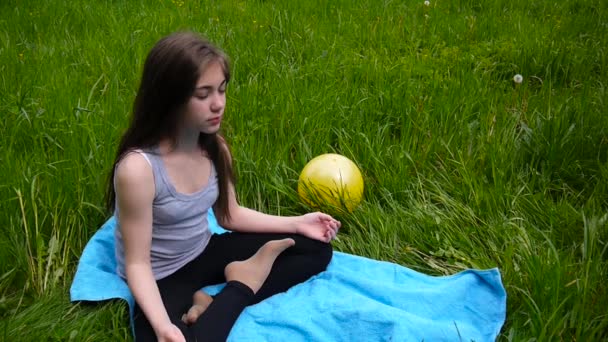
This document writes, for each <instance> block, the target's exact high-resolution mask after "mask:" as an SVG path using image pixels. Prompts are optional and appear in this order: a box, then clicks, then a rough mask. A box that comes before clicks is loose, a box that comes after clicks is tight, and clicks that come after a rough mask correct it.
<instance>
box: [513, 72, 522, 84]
mask: <svg viewBox="0 0 608 342" xmlns="http://www.w3.org/2000/svg"><path fill="white" fill-rule="evenodd" d="M523 80H524V77H523V76H522V75H520V74H517V75H515V76H513V82H515V83H517V84H519V83H521V82H522V81H523Z"/></svg>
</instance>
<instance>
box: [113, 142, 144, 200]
mask: <svg viewBox="0 0 608 342" xmlns="http://www.w3.org/2000/svg"><path fill="white" fill-rule="evenodd" d="M115 184H116V192H117V194H118V196H119V197H123V196H124V195H127V196H129V195H135V197H138V198H140V199H141V196H143V197H149V196H150V194H151V195H152V196H153V195H154V174H153V172H152V167H151V166H150V163H149V162H148V161H147V160H146V158H145V157H144V156H143V155H142V154H140V153H129V154H127V155H126V156H124V158H122V160H121V161H120V162H119V163H118V165H116V173H115ZM129 197H131V196H129Z"/></svg>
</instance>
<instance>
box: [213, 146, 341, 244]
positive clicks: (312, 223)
mask: <svg viewBox="0 0 608 342" xmlns="http://www.w3.org/2000/svg"><path fill="white" fill-rule="evenodd" d="M222 148H224V149H225V150H226V151H228V148H227V147H226V145H222ZM228 153H229V152H228ZM228 205H229V208H230V220H224V221H221V222H219V223H220V225H222V226H223V227H224V228H226V229H229V230H233V231H239V232H256V233H294V234H302V235H305V236H308V237H310V238H313V239H317V240H320V241H324V242H329V241H331V240H332V239H333V238H334V237H335V236H336V234H337V231H338V229H339V228H340V222H339V221H337V220H335V219H334V218H332V217H331V216H329V215H327V214H324V213H310V214H306V215H302V216H276V215H268V214H264V213H261V212H259V211H256V210H252V209H249V208H246V207H243V206H241V205H240V204H239V203H238V202H237V199H236V192H235V189H234V184H230V185H229V187H228Z"/></svg>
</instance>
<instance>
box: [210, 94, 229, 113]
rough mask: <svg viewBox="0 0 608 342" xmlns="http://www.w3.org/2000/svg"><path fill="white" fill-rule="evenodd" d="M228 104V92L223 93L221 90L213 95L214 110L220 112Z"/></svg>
mask: <svg viewBox="0 0 608 342" xmlns="http://www.w3.org/2000/svg"><path fill="white" fill-rule="evenodd" d="M225 105H226V94H222V93H219V92H215V93H214V94H213V97H212V98H211V105H210V107H211V110H212V111H213V112H219V111H221V110H222V109H224V106H225Z"/></svg>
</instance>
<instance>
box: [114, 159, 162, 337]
mask: <svg viewBox="0 0 608 342" xmlns="http://www.w3.org/2000/svg"><path fill="white" fill-rule="evenodd" d="M115 184H116V196H117V200H116V203H117V206H118V210H119V215H118V220H119V224H120V231H121V234H122V237H123V242H124V249H125V272H126V275H127V283H128V285H129V288H130V289H131V292H132V293H133V296H134V297H135V300H136V301H137V303H138V304H139V306H140V307H141V309H142V310H143V312H144V314H145V315H146V317H147V318H148V321H150V324H151V325H152V327H153V328H154V331H155V332H156V334H157V336H158V335H159V332H160V331H161V330H163V329H166V328H167V327H168V326H170V325H171V321H170V319H169V316H168V314H167V311H166V309H165V307H164V305H163V302H162V300H161V297H160V293H159V291H158V287H157V285H156V281H155V279H154V275H153V273H152V266H151V263H150V246H151V242H152V201H153V200H154V191H155V188H154V175H153V173H152V168H151V167H150V165H149V164H148V162H147V161H146V160H145V158H144V157H143V156H142V155H140V154H138V153H131V154H129V155H127V156H126V157H125V158H124V159H123V160H122V161H121V162H120V163H119V164H118V167H117V168H116V178H115Z"/></svg>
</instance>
